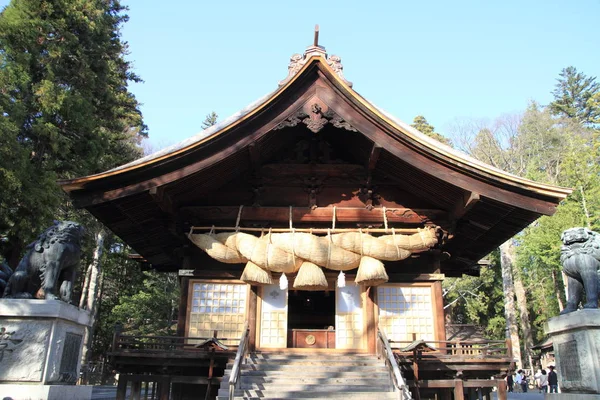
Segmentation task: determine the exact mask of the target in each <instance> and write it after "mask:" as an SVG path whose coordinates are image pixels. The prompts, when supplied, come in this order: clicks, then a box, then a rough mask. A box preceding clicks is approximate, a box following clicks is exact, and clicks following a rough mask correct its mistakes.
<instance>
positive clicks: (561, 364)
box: [545, 309, 600, 398]
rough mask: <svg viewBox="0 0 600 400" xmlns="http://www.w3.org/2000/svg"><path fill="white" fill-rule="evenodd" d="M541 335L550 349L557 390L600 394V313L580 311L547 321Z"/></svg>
mask: <svg viewBox="0 0 600 400" xmlns="http://www.w3.org/2000/svg"><path fill="white" fill-rule="evenodd" d="M545 331H546V334H547V335H548V336H550V338H551V340H552V343H553V346H554V354H555V357H556V373H557V374H558V386H559V388H560V390H561V391H562V392H563V393H565V394H568V393H577V394H583V393H589V394H600V310H598V309H584V310H578V311H574V312H572V313H569V314H565V315H560V316H558V317H554V318H551V319H549V320H548V323H547V326H546V329H545ZM553 398H554V397H553ZM565 398H566V397H565ZM578 398H581V397H578ZM593 398H595V397H593Z"/></svg>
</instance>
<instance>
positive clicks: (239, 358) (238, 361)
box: [229, 322, 250, 400]
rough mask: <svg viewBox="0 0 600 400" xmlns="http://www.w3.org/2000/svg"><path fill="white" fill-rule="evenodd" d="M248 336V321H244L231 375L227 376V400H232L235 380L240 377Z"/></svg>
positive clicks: (246, 351) (235, 384) (246, 350)
mask: <svg viewBox="0 0 600 400" xmlns="http://www.w3.org/2000/svg"><path fill="white" fill-rule="evenodd" d="M249 338H250V329H249V328H248V322H246V324H245V325H244V332H243V333H242V338H241V339H240V344H239V346H238V349H237V353H236V354H235V361H234V362H233V367H232V368H231V375H230V376H229V400H233V397H234V395H235V387H236V386H237V382H238V379H239V377H240V372H241V369H242V362H244V361H245V360H246V354H247V353H248V340H249Z"/></svg>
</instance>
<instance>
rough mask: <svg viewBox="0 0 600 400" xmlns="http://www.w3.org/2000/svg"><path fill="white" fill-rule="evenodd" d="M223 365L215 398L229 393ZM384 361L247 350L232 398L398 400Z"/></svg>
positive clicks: (222, 398) (221, 399)
mask: <svg viewBox="0 0 600 400" xmlns="http://www.w3.org/2000/svg"><path fill="white" fill-rule="evenodd" d="M232 367H233V363H230V364H228V365H227V369H226V370H225V375H224V377H223V381H222V382H221V387H220V388H219V394H218V397H217V400H227V399H228V398H229V397H228V396H229V376H230V374H231V368H232ZM398 395H399V393H398V392H393V384H392V381H391V378H390V375H389V372H388V370H387V368H386V367H385V364H384V361H383V360H378V359H377V357H376V356H375V355H372V354H337V353H316V354H315V353H311V354H308V353H307V354H296V353H285V352H260V353H258V352H257V353H251V354H250V355H249V357H248V359H247V362H246V364H243V365H242V369H241V374H240V378H239V382H238V387H237V388H236V390H235V399H237V400H241V399H244V400H254V399H257V400H258V399H345V400H346V399H347V400H353V399H373V400H387V399H389V400H392V399H397V398H398Z"/></svg>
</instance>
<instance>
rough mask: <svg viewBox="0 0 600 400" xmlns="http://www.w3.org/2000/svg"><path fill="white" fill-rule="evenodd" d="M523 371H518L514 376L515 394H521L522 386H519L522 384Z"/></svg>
mask: <svg viewBox="0 0 600 400" xmlns="http://www.w3.org/2000/svg"><path fill="white" fill-rule="evenodd" d="M522 373H523V370H521V369H520V370H518V371H517V374H516V375H515V379H514V381H515V392H522V391H523V386H521V383H523V375H522Z"/></svg>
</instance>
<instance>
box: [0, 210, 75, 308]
mask: <svg viewBox="0 0 600 400" xmlns="http://www.w3.org/2000/svg"><path fill="white" fill-rule="evenodd" d="M82 235H83V228H82V226H81V225H79V224H78V223H76V222H71V221H61V222H55V223H54V225H53V226H51V227H50V228H48V229H46V230H45V231H44V232H43V233H42V234H41V235H40V236H39V237H38V239H37V240H36V241H35V242H33V243H31V244H30V245H29V246H27V253H25V256H24V257H23V258H22V259H21V261H20V262H19V265H18V266H17V268H16V269H15V271H14V273H12V275H11V276H10V277H9V278H8V281H7V283H6V287H5V289H4V295H3V297H8V298H18V299H31V298H38V299H48V300H56V299H59V298H60V299H61V300H63V301H65V302H67V303H69V302H70V301H71V292H72V291H73V281H74V280H75V274H76V272H77V267H78V266H79V258H80V255H81V245H80V241H81V237H82ZM59 291H60V295H59Z"/></svg>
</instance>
